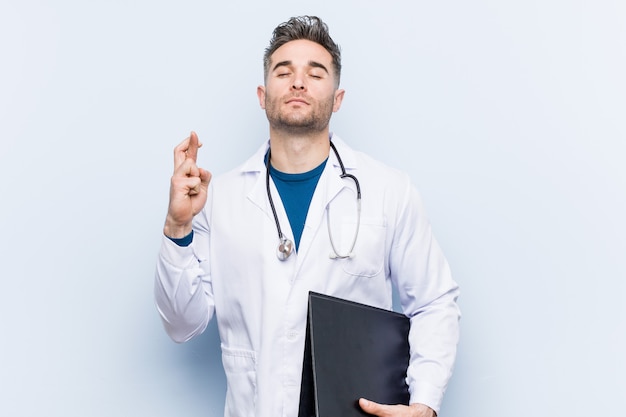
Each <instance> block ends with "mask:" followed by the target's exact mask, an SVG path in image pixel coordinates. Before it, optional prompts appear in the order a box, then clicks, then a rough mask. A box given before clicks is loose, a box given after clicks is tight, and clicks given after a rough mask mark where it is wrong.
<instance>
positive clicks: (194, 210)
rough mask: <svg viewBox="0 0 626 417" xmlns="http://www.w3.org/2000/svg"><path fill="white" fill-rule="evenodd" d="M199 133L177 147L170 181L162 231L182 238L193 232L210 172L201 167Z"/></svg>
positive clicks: (192, 133)
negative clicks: (193, 223)
mask: <svg viewBox="0 0 626 417" xmlns="http://www.w3.org/2000/svg"><path fill="white" fill-rule="evenodd" d="M201 146H202V144H201V143H200V142H199V141H198V135H197V134H196V133H195V132H191V134H190V135H189V137H188V138H187V139H185V140H184V141H182V142H181V143H180V144H179V145H178V146H177V147H176V148H174V174H173V175H172V180H171V183H170V203H169V208H168V211H167V218H166V220H165V227H164V228H163V233H165V235H166V236H168V237H172V238H182V237H185V236H187V235H188V234H189V233H191V221H192V220H193V216H195V215H196V214H198V213H199V212H200V210H202V208H203V207H204V205H205V203H206V199H207V190H208V188H209V181H210V180H211V173H210V172H208V171H206V170H204V169H202V168H198V166H197V165H196V160H197V157H198V148H200V147H201Z"/></svg>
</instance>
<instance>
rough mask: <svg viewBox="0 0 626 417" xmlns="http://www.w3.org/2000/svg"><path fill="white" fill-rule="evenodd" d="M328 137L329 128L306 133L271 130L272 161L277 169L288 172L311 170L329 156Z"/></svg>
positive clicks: (295, 172) (297, 172)
mask: <svg viewBox="0 0 626 417" xmlns="http://www.w3.org/2000/svg"><path fill="white" fill-rule="evenodd" d="M328 137H329V136H328V129H326V130H325V131H323V132H319V133H317V132H316V133H308V134H305V135H293V134H285V133H282V132H276V131H272V130H270V148H271V151H272V153H271V161H270V162H271V164H272V166H273V167H274V168H275V169H277V170H279V171H281V172H285V173H288V174H299V173H302V172H307V171H310V170H312V169H313V168H315V167H317V166H318V165H319V164H321V163H322V162H324V161H325V160H326V158H328V153H329V152H330V141H329V140H328Z"/></svg>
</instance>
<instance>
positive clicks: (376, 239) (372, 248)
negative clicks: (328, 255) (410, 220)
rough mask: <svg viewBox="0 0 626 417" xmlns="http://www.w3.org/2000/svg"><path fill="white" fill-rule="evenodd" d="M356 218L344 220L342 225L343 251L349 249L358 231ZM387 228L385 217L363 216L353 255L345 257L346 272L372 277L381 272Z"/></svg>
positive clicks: (340, 249)
mask: <svg viewBox="0 0 626 417" xmlns="http://www.w3.org/2000/svg"><path fill="white" fill-rule="evenodd" d="M356 227H357V222H356V219H355V220H352V221H344V222H343V224H342V227H341V245H342V246H341V247H337V248H336V249H337V251H339V254H341V255H343V253H341V251H346V252H347V251H348V249H349V248H350V245H352V241H353V240H354V235H355V233H356ZM386 231H387V228H386V227H385V222H384V220H383V219H377V218H365V217H363V218H361V222H360V225H359V234H358V236H357V239H356V244H355V245H354V250H353V251H352V254H353V256H351V257H349V258H346V259H343V262H342V263H343V270H344V272H345V273H347V274H350V275H354V276H359V277H366V278H371V277H374V276H376V275H378V274H380V273H381V271H382V270H383V265H384V260H385V236H386Z"/></svg>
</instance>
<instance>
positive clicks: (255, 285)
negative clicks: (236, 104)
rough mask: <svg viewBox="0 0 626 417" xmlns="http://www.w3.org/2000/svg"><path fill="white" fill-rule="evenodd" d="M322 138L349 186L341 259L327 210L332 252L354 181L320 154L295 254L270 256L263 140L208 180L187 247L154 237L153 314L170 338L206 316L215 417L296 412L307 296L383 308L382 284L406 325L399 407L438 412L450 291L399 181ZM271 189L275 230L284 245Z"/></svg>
mask: <svg viewBox="0 0 626 417" xmlns="http://www.w3.org/2000/svg"><path fill="white" fill-rule="evenodd" d="M332 140H333V143H334V144H335V145H336V147H337V150H338V152H339V155H340V156H341V158H342V160H343V162H344V165H345V167H346V169H347V171H348V172H349V173H351V174H354V175H355V176H356V177H357V178H358V179H359V182H360V185H361V191H362V215H361V224H360V230H359V235H358V240H357V243H356V247H355V249H354V254H355V256H354V257H353V258H349V259H330V257H329V254H330V253H331V244H330V241H329V234H328V230H327V224H326V216H327V215H328V212H327V209H328V208H329V209H330V215H331V226H332V232H333V239H334V241H335V245H336V246H337V249H338V251H339V252H346V251H348V249H349V247H350V244H351V243H352V239H353V236H354V230H355V226H356V213H357V211H356V188H355V186H354V183H353V182H352V181H351V180H349V179H341V178H340V177H339V174H340V168H339V164H338V162H337V159H336V157H335V155H334V153H333V152H331V153H330V155H329V160H328V163H327V164H326V167H325V169H324V171H323V173H322V175H321V177H320V180H319V183H318V185H317V188H316V190H315V193H314V195H313V199H312V201H311V205H310V208H309V212H308V215H307V218H306V225H305V227H304V231H303V233H302V238H301V241H300V246H299V250H298V253H297V254H296V253H294V254H292V255H291V257H289V258H288V259H287V260H286V261H284V262H281V261H280V260H278V259H277V257H276V248H277V245H278V235H277V231H276V224H275V222H274V218H273V215H272V211H271V208H270V205H269V202H268V198H267V193H266V183H265V166H264V155H265V153H266V151H267V147H268V143H265V144H264V145H263V146H262V147H261V148H260V149H259V150H258V151H257V152H256V154H255V155H254V156H253V157H252V158H250V159H249V160H248V161H246V162H245V163H244V164H243V165H241V166H240V167H239V168H237V169H235V170H233V171H231V172H229V173H226V174H224V175H221V176H218V177H216V178H214V179H213V180H212V181H211V185H210V187H209V197H208V201H207V204H206V206H205V208H204V210H203V211H202V212H201V213H200V214H198V215H197V216H196V217H195V219H194V239H193V243H192V244H191V245H190V246H188V247H179V246H177V245H176V244H174V243H173V242H172V241H170V240H169V239H167V238H165V237H164V238H163V243H162V248H161V251H160V254H159V258H158V264H157V274H156V284H155V297H156V303H157V307H158V310H159V312H160V314H161V317H162V319H163V322H164V324H165V328H166V330H167V332H168V334H169V335H170V336H171V337H172V338H173V339H174V340H175V341H177V342H184V341H186V340H189V339H190V338H192V337H194V336H195V335H198V334H200V333H201V332H202V331H203V330H204V329H205V328H206V326H207V323H208V322H209V320H210V319H211V317H212V316H213V315H214V314H215V315H216V318H217V323H218V328H219V334H220V338H221V347H222V361H223V365H224V370H225V372H226V378H227V385H228V386H227V398H226V410H225V415H226V416H227V417H246V416H258V417H277V416H285V417H296V416H297V414H298V401H299V392H300V379H301V373H302V358H303V349H304V340H305V326H306V308H307V295H308V292H309V291H316V292H319V293H324V294H329V295H333V296H337V297H341V298H346V299H349V300H353V301H357V302H361V303H366V304H370V305H374V306H378V307H382V308H386V309H391V308H392V296H391V286H392V283H393V284H395V285H396V286H397V288H398V293H399V294H400V302H401V305H402V308H403V310H404V313H405V314H406V315H407V316H409V317H411V331H410V345H411V362H410V365H409V369H408V376H407V382H408V384H409V391H410V394H411V402H420V403H424V404H427V405H429V406H430V407H431V408H433V409H435V410H436V411H438V410H439V407H440V404H441V400H442V396H443V392H444V391H445V388H446V385H447V382H448V379H449V377H450V375H451V371H452V366H453V363H454V358H455V354H456V345H457V341H458V333H459V332H458V320H459V311H458V308H457V305H456V298H457V296H458V286H457V284H456V283H455V282H454V281H453V280H452V278H451V276H450V271H449V268H448V264H447V262H446V260H445V258H444V256H443V254H442V252H441V250H440V248H439V246H438V245H437V243H436V241H435V239H434V238H433V236H432V233H431V228H430V225H429V223H428V220H427V218H426V216H425V213H424V209H423V207H422V204H421V201H420V197H419V195H418V193H417V191H416V190H415V188H414V187H412V186H411V184H410V180H409V178H408V176H407V175H405V174H402V173H400V172H398V171H396V170H394V169H391V168H389V167H387V166H385V165H383V164H381V163H379V162H377V161H375V160H373V159H372V158H370V157H368V156H366V155H364V154H362V153H359V152H356V151H354V150H352V149H351V148H349V147H348V146H347V145H346V144H345V143H344V142H343V141H341V140H340V139H339V138H338V137H336V136H335V137H333V139H332ZM271 187H272V188H271V189H272V197H273V200H274V203H275V206H276V211H277V213H278V218H279V221H280V225H281V228H282V230H283V233H285V235H287V237H289V238H291V239H293V234H292V232H291V228H290V226H289V221H288V219H287V215H286V213H285V210H284V208H283V206H282V204H281V200H280V197H279V195H278V193H277V191H276V188H275V187H274V185H273V183H272V184H271ZM363 366H367V364H363Z"/></svg>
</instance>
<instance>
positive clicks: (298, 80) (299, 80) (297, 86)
mask: <svg viewBox="0 0 626 417" xmlns="http://www.w3.org/2000/svg"><path fill="white" fill-rule="evenodd" d="M291 88H292V89H294V90H297V91H304V90H305V89H306V85H305V84H304V77H303V76H302V75H300V74H299V75H297V76H296V77H294V79H293V84H292V85H291Z"/></svg>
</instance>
